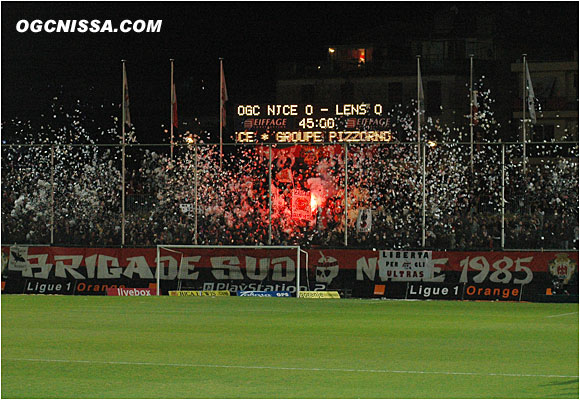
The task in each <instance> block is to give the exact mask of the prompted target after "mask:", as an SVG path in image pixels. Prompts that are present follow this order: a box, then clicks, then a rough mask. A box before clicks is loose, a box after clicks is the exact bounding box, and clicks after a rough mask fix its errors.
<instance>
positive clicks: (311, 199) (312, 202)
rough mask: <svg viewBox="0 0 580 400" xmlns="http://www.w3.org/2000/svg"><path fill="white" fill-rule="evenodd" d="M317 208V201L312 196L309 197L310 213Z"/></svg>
mask: <svg viewBox="0 0 580 400" xmlns="http://www.w3.org/2000/svg"><path fill="white" fill-rule="evenodd" d="M317 207H318V199H317V198H316V196H314V195H313V194H312V195H310V211H312V212H314V210H316V208H317Z"/></svg>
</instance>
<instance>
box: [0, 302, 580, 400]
mask: <svg viewBox="0 0 580 400" xmlns="http://www.w3.org/2000/svg"><path fill="white" fill-rule="evenodd" d="M577 312H578V304H533V303H500V302H494V303H490V302H446V301H428V302H402V301H373V300H311V299H294V298H291V299H275V298H238V297H231V298H207V297H201V298H194V297H159V298H157V297H152V298H143V297H81V296H74V297H73V296H8V295H3V296H2V393H1V394H2V397H3V398H578V336H579V332H578V313H577ZM567 313H572V314H568V315H560V314H567ZM555 315H557V316H555ZM550 316H555V317H550ZM510 374H513V375H510ZM526 375H529V376H526ZM548 375H559V376H548Z"/></svg>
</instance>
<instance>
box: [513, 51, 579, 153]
mask: <svg viewBox="0 0 580 400" xmlns="http://www.w3.org/2000/svg"><path fill="white" fill-rule="evenodd" d="M528 68H529V70H530V78H531V80H532V85H533V88H534V94H535V97H536V109H537V110H536V114H537V120H536V124H534V125H533V126H532V127H531V129H530V133H531V134H529V135H527V136H528V140H529V141H534V142H542V141H547V142H549V141H575V140H578V51H576V52H575V54H574V59H573V60H570V61H534V58H532V60H531V61H530V60H528ZM511 72H512V73H513V76H514V81H516V82H517V83H518V90H519V92H518V93H519V96H518V98H514V105H513V110H514V111H513V116H512V118H513V123H514V124H521V120H522V95H523V66H522V62H521V60H520V61H519V62H517V63H513V64H512V65H511ZM520 131H521V129H520ZM520 140H521V132H520Z"/></svg>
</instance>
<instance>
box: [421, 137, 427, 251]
mask: <svg viewBox="0 0 580 400" xmlns="http://www.w3.org/2000/svg"><path fill="white" fill-rule="evenodd" d="M425 149H426V148H425V143H423V168H422V169H423V184H422V187H423V212H422V214H423V221H422V223H421V226H422V236H421V246H422V247H423V248H425V229H426V225H425V198H426V196H425V158H426V154H425Z"/></svg>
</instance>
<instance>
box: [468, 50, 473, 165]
mask: <svg viewBox="0 0 580 400" xmlns="http://www.w3.org/2000/svg"><path fill="white" fill-rule="evenodd" d="M469 133H470V140H469V143H470V145H471V153H470V161H471V173H472V174H473V54H470V55H469Z"/></svg>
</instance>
